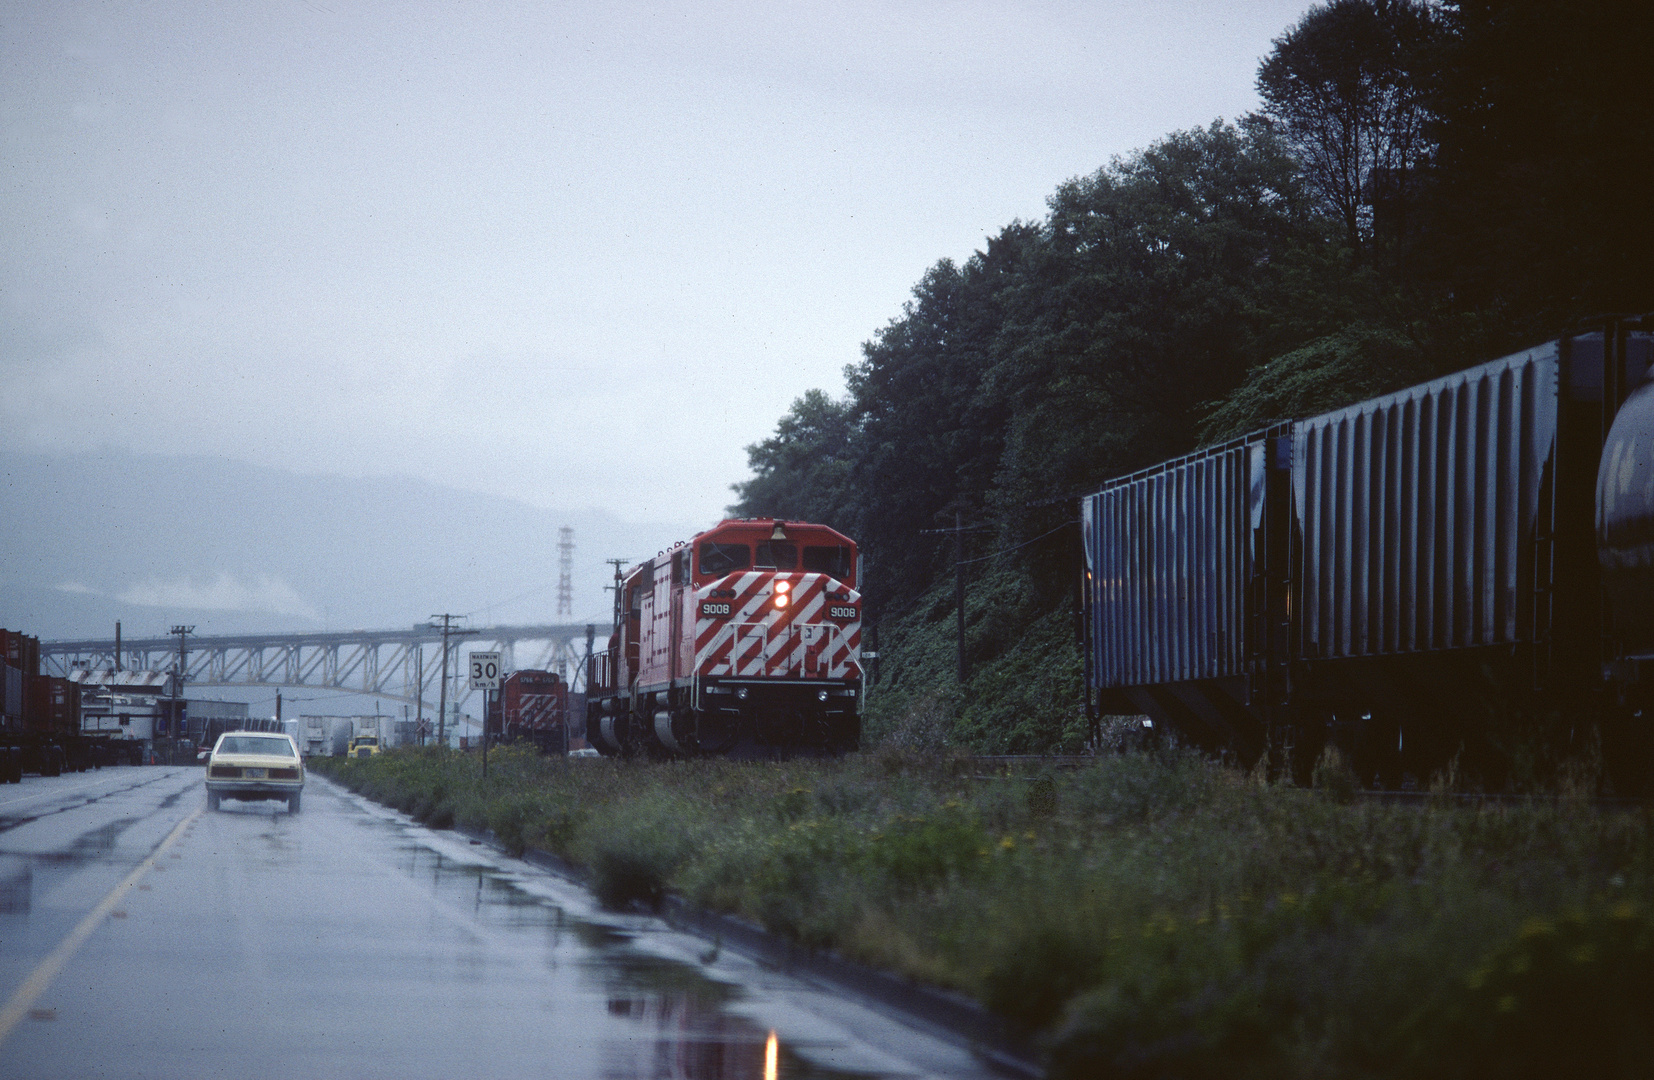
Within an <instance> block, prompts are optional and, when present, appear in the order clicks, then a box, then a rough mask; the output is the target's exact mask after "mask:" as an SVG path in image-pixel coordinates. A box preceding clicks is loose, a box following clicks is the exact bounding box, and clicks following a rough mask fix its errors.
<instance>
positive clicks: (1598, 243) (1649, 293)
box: [1426, 0, 1654, 351]
mask: <svg viewBox="0 0 1654 1080" xmlns="http://www.w3.org/2000/svg"><path fill="white" fill-rule="evenodd" d="M1449 14H1450V25H1451V26H1452V29H1453V32H1454V37H1453V39H1452V43H1451V46H1450V48H1449V50H1448V51H1447V54H1446V56H1445V57H1444V62H1443V64H1442V66H1441V70H1440V72H1439V74H1438V76H1437V79H1436V91H1435V95H1434V98H1433V105H1434V109H1435V111H1436V113H1437V114H1438V115H1439V117H1440V120H1439V123H1438V127H1437V130H1436V137H1437V140H1438V142H1439V144H1440V150H1439V153H1438V160H1439V167H1438V169H1437V170H1436V173H1437V181H1436V186H1437V190H1436V191H1435V193H1434V195H1433V197H1432V199H1431V203H1430V206H1429V213H1430V217H1429V222H1428V231H1427V233H1426V235H1427V237H1428V238H1429V244H1428V248H1427V253H1428V255H1429V269H1430V272H1431V276H1432V278H1433V279H1434V281H1435V282H1436V283H1437V284H1438V286H1439V287H1440V289H1441V290H1442V292H1443V294H1444V295H1445V296H1447V297H1448V298H1449V301H1450V303H1451V306H1452V308H1453V310H1454V311H1455V312H1456V313H1458V314H1459V316H1460V318H1461V320H1464V319H1467V318H1468V320H1469V321H1472V322H1474V323H1477V324H1479V325H1481V326H1484V327H1486V328H1487V329H1486V331H1485V332H1484V335H1483V336H1482V338H1481V339H1480V340H1477V341H1475V342H1473V343H1472V344H1473V348H1474V350H1476V351H1490V350H1498V349H1503V348H1507V347H1514V346H1520V345H1524V344H1528V343H1531V342H1533V341H1535V340H1540V339H1542V338H1544V337H1548V336H1551V335H1553V334H1554V333H1556V332H1557V330H1558V329H1560V328H1561V327H1562V326H1563V325H1564V324H1566V323H1567V322H1568V321H1569V320H1571V319H1575V318H1580V317H1583V316H1588V315H1591V314H1596V313H1600V312H1603V311H1647V310H1649V309H1651V308H1654V274H1651V273H1650V272H1649V269H1648V253H1649V252H1650V251H1651V250H1654V212H1651V211H1650V206H1651V205H1654V94H1651V93H1650V90H1649V86H1648V77H1647V69H1648V45H1649V42H1650V41H1654V5H1649V4H1569V3H1563V2H1562V0H1460V2H1459V3H1457V4H1455V5H1453V6H1452V7H1451V8H1450V9H1449Z"/></svg>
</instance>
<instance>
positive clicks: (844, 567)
mask: <svg viewBox="0 0 1654 1080" xmlns="http://www.w3.org/2000/svg"><path fill="white" fill-rule="evenodd" d="M850 564H851V559H850V547H849V545H847V544H835V545H833V546H832V547H825V546H823V547H815V546H812V545H808V544H807V545H805V547H804V569H806V570H813V571H815V572H816V573H818V574H826V575H828V576H829V577H835V578H837V579H838V580H840V581H842V582H845V583H847V584H848V583H849V581H850V571H851V569H852V567H851V565H850Z"/></svg>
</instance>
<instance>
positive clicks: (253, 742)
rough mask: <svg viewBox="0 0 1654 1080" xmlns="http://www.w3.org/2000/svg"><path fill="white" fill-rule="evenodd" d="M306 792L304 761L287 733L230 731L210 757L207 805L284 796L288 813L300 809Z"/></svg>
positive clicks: (216, 806)
mask: <svg viewBox="0 0 1654 1080" xmlns="http://www.w3.org/2000/svg"><path fill="white" fill-rule="evenodd" d="M303 793H304V763H303V762H302V761H300V760H299V748H298V746H297V745H296V744H295V743H294V742H293V740H292V739H291V738H290V737H288V736H286V735H277V734H275V733H274V732H266V731H226V732H225V733H224V734H222V735H220V736H219V737H218V743H217V745H215V746H214V747H213V749H212V757H210V758H208V759H207V809H209V810H217V809H218V804H219V803H220V802H221V801H222V800H224V799H242V800H244V801H249V802H251V801H254V800H259V799H282V800H285V801H286V803H287V810H288V813H292V814H296V813H298V812H299V797H300V796H301V795H302V794H303Z"/></svg>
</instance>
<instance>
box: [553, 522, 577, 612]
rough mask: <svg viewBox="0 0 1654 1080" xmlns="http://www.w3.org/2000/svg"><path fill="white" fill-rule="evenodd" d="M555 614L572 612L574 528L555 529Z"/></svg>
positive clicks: (565, 526)
mask: <svg viewBox="0 0 1654 1080" xmlns="http://www.w3.org/2000/svg"><path fill="white" fill-rule="evenodd" d="M557 568H558V570H559V571H560V573H559V575H558V578H557V614H559V615H570V616H572V615H573V614H574V530H573V529H571V528H569V527H568V526H567V525H564V526H563V527H562V528H561V529H558V530H557Z"/></svg>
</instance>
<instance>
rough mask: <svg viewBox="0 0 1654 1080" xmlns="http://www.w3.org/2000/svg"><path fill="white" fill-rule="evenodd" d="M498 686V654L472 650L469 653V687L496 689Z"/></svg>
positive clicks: (474, 688)
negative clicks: (472, 651)
mask: <svg viewBox="0 0 1654 1080" xmlns="http://www.w3.org/2000/svg"><path fill="white" fill-rule="evenodd" d="M499 688H500V654H499V653H497V652H474V653H472V654H471V689H473V690H498V689H499Z"/></svg>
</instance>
